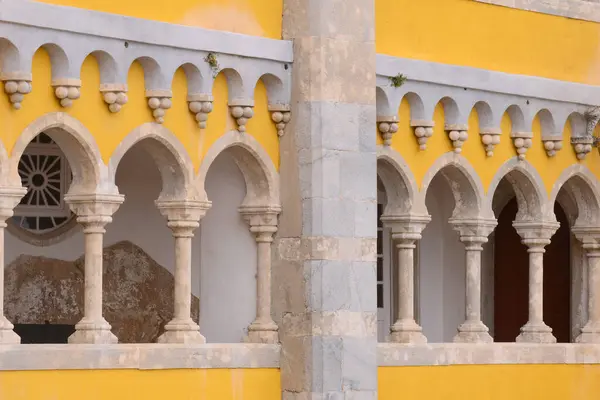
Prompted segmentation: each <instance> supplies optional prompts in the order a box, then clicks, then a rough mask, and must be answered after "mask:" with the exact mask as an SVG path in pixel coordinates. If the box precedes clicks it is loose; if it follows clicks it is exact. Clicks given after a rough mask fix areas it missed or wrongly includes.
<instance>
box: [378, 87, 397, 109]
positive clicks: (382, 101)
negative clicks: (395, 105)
mask: <svg viewBox="0 0 600 400" xmlns="http://www.w3.org/2000/svg"><path fill="white" fill-rule="evenodd" d="M375 104H376V107H377V115H379V116H386V117H388V116H392V115H396V114H397V110H392V107H391V106H390V100H389V98H388V95H387V94H386V93H385V90H383V89H382V88H381V87H379V86H377V87H376V89H375Z"/></svg>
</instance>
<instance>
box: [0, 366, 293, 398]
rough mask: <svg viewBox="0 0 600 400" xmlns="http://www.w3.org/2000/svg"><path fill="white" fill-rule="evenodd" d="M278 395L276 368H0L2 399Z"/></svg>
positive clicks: (278, 380) (274, 396)
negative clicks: (32, 369)
mask: <svg viewBox="0 0 600 400" xmlns="http://www.w3.org/2000/svg"><path fill="white" fill-rule="evenodd" d="M82 396H83V397H85V398H86V399H89V400H107V399H111V400H131V399H146V400H163V399H172V400H192V399H194V400H212V399H219V400H276V399H280V398H281V386H280V377H279V370H278V369H187V370H184V369H180V370H146V371H142V370H85V371H83V370H73V371H19V372H2V373H0V399H6V400H9V399H10V400H38V399H39V400H41V399H60V400H75V399H81V398H82Z"/></svg>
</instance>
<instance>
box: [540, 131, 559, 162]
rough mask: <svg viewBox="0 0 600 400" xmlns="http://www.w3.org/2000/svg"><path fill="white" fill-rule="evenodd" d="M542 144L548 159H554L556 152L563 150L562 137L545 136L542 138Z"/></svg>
mask: <svg viewBox="0 0 600 400" xmlns="http://www.w3.org/2000/svg"><path fill="white" fill-rule="evenodd" d="M542 142H544V149H545V150H546V154H547V155H548V157H554V156H555V155H556V152H557V151H560V150H561V149H562V148H563V142H562V136H561V135H547V136H543V137H542Z"/></svg>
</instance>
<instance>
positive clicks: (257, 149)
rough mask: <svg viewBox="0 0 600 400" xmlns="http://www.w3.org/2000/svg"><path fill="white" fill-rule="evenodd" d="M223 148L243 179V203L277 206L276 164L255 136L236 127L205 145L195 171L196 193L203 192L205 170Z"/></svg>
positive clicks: (277, 180) (278, 200)
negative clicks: (244, 194)
mask: <svg viewBox="0 0 600 400" xmlns="http://www.w3.org/2000/svg"><path fill="white" fill-rule="evenodd" d="M225 151H227V152H228V153H229V154H230V155H231V156H232V157H233V159H234V161H235V163H236V164H237V166H238V168H239V169H240V171H241V172H242V175H243V176H244V181H245V182H246V197H245V198H244V200H243V201H242V207H262V206H277V207H279V205H280V197H279V174H278V173H277V170H276V169H275V165H274V164H273V162H272V161H271V158H270V157H269V155H268V154H267V152H266V151H265V149H264V148H263V147H262V146H261V145H260V143H258V141H256V139H254V138H253V137H252V136H251V135H249V134H247V133H240V132H238V131H229V132H227V133H226V134H224V135H223V136H221V137H220V138H219V139H217V141H216V142H215V143H214V144H213V145H212V146H211V147H210V148H209V149H208V152H207V153H206V154H205V156H204V158H203V159H202V163H201V164H200V169H199V170H198V174H197V175H196V180H195V182H196V187H197V191H198V193H201V194H202V195H203V196H206V191H205V188H204V185H205V182H206V175H207V173H208V170H209V168H210V166H211V165H212V163H213V162H214V161H215V159H216V158H217V157H218V156H219V154H221V153H223V152H225ZM208 200H210V199H208Z"/></svg>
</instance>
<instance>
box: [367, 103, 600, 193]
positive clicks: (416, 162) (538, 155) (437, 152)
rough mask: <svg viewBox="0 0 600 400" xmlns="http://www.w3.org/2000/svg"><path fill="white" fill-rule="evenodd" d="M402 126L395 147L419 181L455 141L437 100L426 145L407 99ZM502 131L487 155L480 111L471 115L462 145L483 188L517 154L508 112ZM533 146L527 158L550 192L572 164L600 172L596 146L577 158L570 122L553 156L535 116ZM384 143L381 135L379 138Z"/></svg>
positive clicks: (595, 172)
mask: <svg viewBox="0 0 600 400" xmlns="http://www.w3.org/2000/svg"><path fill="white" fill-rule="evenodd" d="M398 115H399V119H400V122H399V129H398V132H397V133H396V134H395V135H394V137H393V139H392V147H393V148H394V149H395V150H396V151H398V152H399V153H400V154H401V155H402V157H403V158H404V159H405V160H406V162H407V164H408V165H409V167H410V168H411V170H412V172H413V174H414V175H415V179H416V180H417V183H418V185H419V186H420V185H421V183H422V181H423V176H424V175H425V173H426V172H427V171H428V170H429V169H430V168H431V166H432V164H433V163H434V162H435V161H436V160H437V159H438V158H439V157H440V156H441V155H442V154H444V153H447V152H449V151H452V150H453V147H452V144H451V142H450V140H449V139H448V135H447V133H446V132H445V131H444V107H443V106H442V104H441V103H440V104H438V106H437V107H436V109H435V112H434V121H435V127H434V134H433V136H432V137H431V138H429V140H428V141H427V149H426V150H425V151H420V150H419V146H418V144H417V140H416V137H415V135H414V133H413V128H411V127H410V106H409V104H408V101H407V100H406V99H404V100H403V101H402V103H401V104H400V108H399V110H398ZM501 129H502V135H501V139H500V144H499V145H497V146H496V147H495V149H494V155H493V156H492V157H487V156H486V154H485V147H484V146H483V144H482V143H481V138H480V135H479V119H478V116H477V111H476V110H473V111H472V112H471V115H470V117H469V131H468V133H469V139H468V140H467V141H466V142H465V144H464V145H463V150H462V153H461V154H462V155H463V156H465V158H467V160H468V161H469V162H470V163H471V165H473V167H474V168H475V170H476V171H477V173H478V174H479V177H480V178H481V181H482V183H483V185H484V188H485V189H486V191H487V189H488V187H489V185H490V183H491V181H492V178H493V177H494V176H495V174H496V172H497V171H498V168H499V167H500V166H501V165H502V164H504V163H505V162H506V161H507V160H508V159H510V158H512V157H514V156H516V155H517V152H516V150H515V148H514V146H513V142H512V139H511V138H510V134H511V121H510V117H509V116H508V114H504V116H503V118H502V121H501ZM532 131H533V135H534V137H533V146H532V147H531V148H530V149H529V150H528V151H527V154H526V158H527V160H528V161H529V162H530V163H531V164H532V165H533V166H534V167H535V168H536V170H537V171H538V172H539V174H540V175H541V177H542V179H543V181H544V184H545V186H546V189H547V190H548V193H550V191H551V189H552V185H553V184H554V182H555V181H556V179H557V178H558V177H559V176H560V174H561V173H562V172H563V171H564V170H565V169H566V168H567V167H569V166H571V165H573V164H577V163H581V164H583V165H585V166H587V167H588V168H589V169H590V170H591V171H592V172H593V173H594V174H595V175H596V176H600V154H599V153H598V150H597V149H593V150H592V152H591V153H589V154H588V155H587V157H586V159H585V160H584V161H579V160H577V157H576V156H575V151H574V150H573V146H571V144H570V143H569V139H570V137H571V128H570V123H567V124H566V125H565V128H564V138H565V139H564V141H563V149H562V150H560V151H558V152H557V154H556V155H555V156H554V157H552V158H550V157H548V156H547V155H546V151H545V150H544V146H543V143H542V139H541V135H542V133H541V125H540V122H539V118H537V117H536V118H535V119H534V121H533V126H532ZM377 141H378V143H382V141H381V137H379V136H378V138H377Z"/></svg>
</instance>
